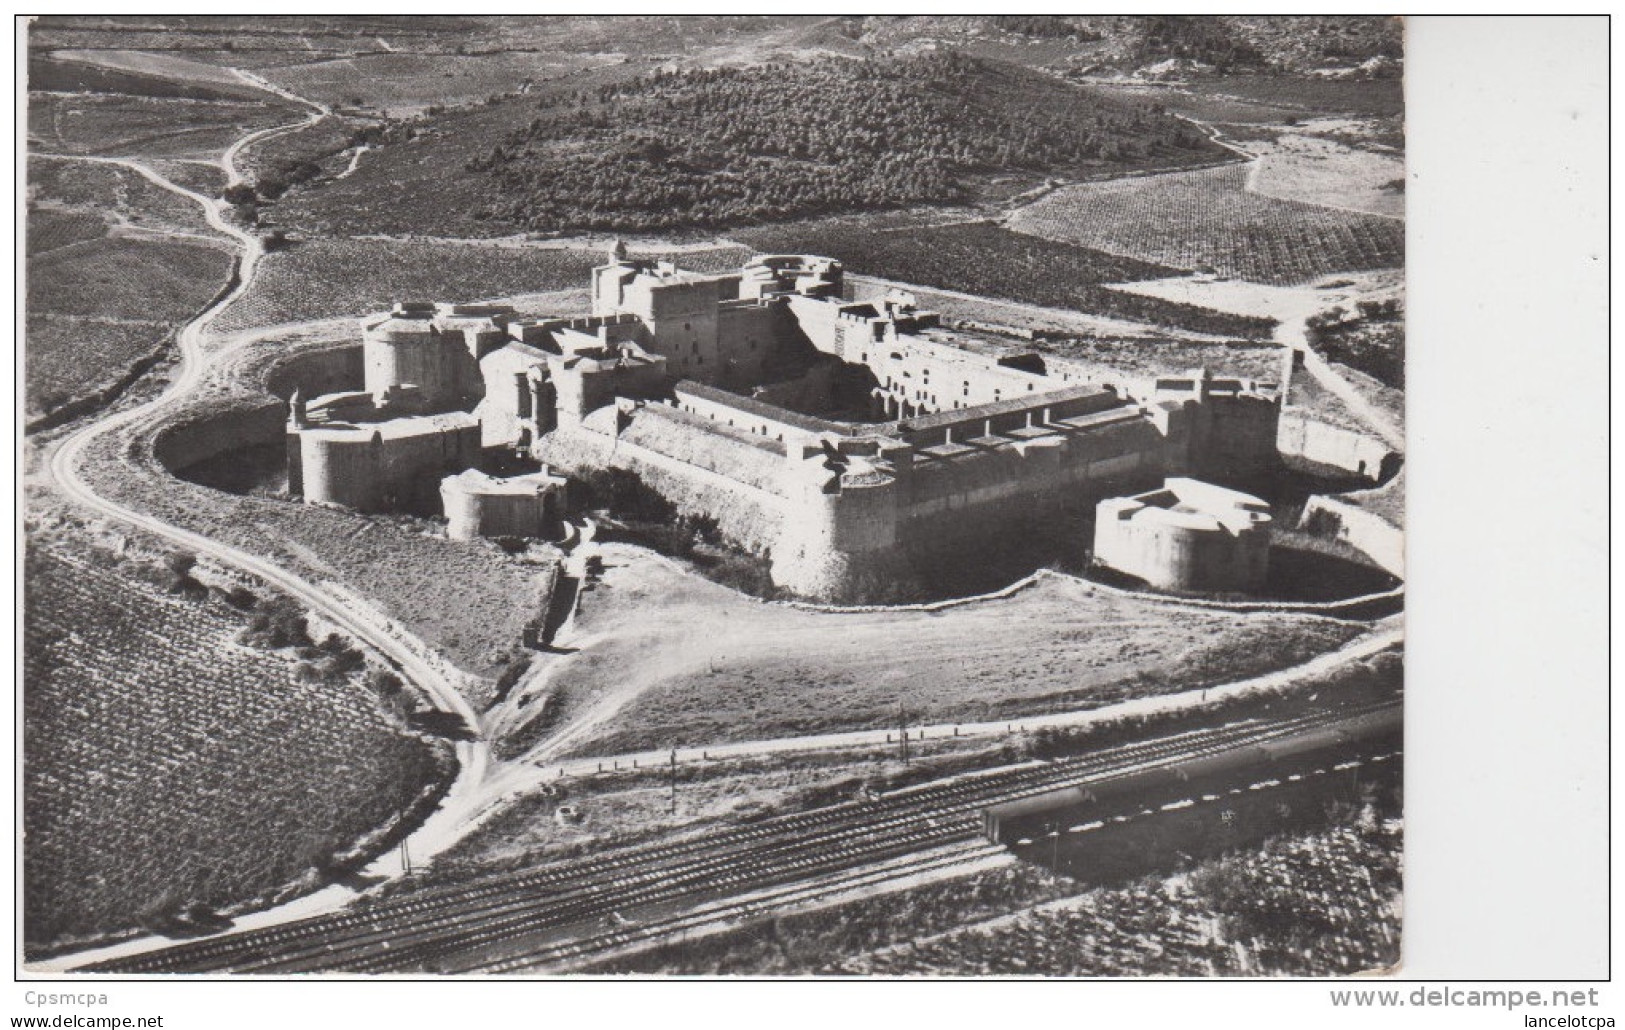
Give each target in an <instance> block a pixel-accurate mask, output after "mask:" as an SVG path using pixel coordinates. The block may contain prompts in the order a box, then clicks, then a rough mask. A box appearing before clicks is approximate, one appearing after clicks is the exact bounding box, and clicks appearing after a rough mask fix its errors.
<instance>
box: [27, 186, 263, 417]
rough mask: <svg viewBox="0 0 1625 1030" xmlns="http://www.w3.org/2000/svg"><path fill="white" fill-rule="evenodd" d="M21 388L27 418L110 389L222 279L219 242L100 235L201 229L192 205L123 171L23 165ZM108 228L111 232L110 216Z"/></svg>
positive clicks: (226, 272) (225, 261)
mask: <svg viewBox="0 0 1625 1030" xmlns="http://www.w3.org/2000/svg"><path fill="white" fill-rule="evenodd" d="M28 172H29V178H30V182H29V189H30V201H31V202H30V205H29V208H28V263H27V272H28V275H27V284H28V296H27V313H28V317H27V321H26V325H25V331H26V334H27V335H26V347H25V361H24V364H25V373H26V374H25V384H26V394H25V397H26V401H27V410H28V412H29V413H30V414H31V415H34V414H42V413H49V412H51V411H54V410H56V409H58V408H60V407H61V406H62V405H64V404H66V403H68V402H69V401H72V400H75V399H78V398H83V397H88V396H90V395H92V394H96V393H99V392H101V391H104V390H107V389H108V388H110V387H116V386H117V384H119V383H121V382H122V381H123V380H125V378H126V377H128V376H130V375H132V374H133V373H134V371H135V370H137V369H138V368H139V367H140V366H141V364H142V363H144V362H150V361H152V360H155V359H156V358H157V357H158V355H159V354H160V352H161V348H162V347H163V346H164V344H165V342H166V341H167V340H168V338H169V336H170V334H171V333H173V332H174V329H175V327H176V326H177V325H179V324H180V323H181V322H184V321H185V320H187V319H189V318H191V317H192V316H193V315H195V314H196V313H197V312H198V311H199V310H200V309H201V308H202V307H203V306H204V305H205V304H206V303H207V302H208V300H209V299H210V298H211V297H213V296H214V295H215V293H217V292H218V291H219V290H220V289H221V288H222V287H223V286H224V285H225V284H226V281H227V279H228V278H229V276H230V275H231V267H232V260H231V257H230V255H229V254H228V253H227V252H226V251H225V250H224V249H222V248H218V247H214V246H212V245H209V244H207V243H199V242H197V241H188V242H180V241H179V240H172V239H165V238H162V237H159V238H153V237H140V238H137V237H132V236H120V235H111V236H110V235H108V233H109V232H110V231H111V232H114V233H118V232H122V231H125V227H139V228H142V229H150V230H154V231H156V232H169V231H180V232H188V233H192V232H199V231H200V230H201V229H202V227H203V220H202V217H201V215H200V213H199V211H198V208H197V205H195V204H193V203H192V202H190V201H188V200H186V199H184V198H182V197H177V196H175V195H174V194H171V193H169V192H167V191H165V190H163V189H160V188H159V187H157V186H155V185H153V184H152V183H150V182H148V181H147V180H146V179H143V178H142V177H141V176H139V175H137V174H135V173H134V172H131V171H128V170H127V169H123V168H117V167H113V166H109V165H98V164H87V163H82V162H69V161H31V162H30V163H29V168H28ZM109 218H111V219H112V220H113V221H114V222H115V223H116V224H115V225H114V226H113V227H112V228H111V229H110V227H109V224H108V220H109Z"/></svg>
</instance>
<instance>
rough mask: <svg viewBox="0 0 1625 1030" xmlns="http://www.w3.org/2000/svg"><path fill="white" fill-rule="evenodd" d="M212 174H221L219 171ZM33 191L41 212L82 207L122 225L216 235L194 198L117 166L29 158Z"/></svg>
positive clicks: (31, 191) (33, 200) (30, 195)
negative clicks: (180, 194) (172, 190)
mask: <svg viewBox="0 0 1625 1030" xmlns="http://www.w3.org/2000/svg"><path fill="white" fill-rule="evenodd" d="M170 167H180V168H193V169H205V170H207V167H208V166H204V165H193V164H183V163H180V162H172V163H170ZM213 174H214V176H216V177H218V176H219V175H220V172H219V169H214V170H213ZM28 193H29V198H30V200H31V201H32V202H33V204H34V206H35V207H36V208H37V209H38V210H51V209H58V210H67V211H83V212H85V213H89V214H94V215H98V216H104V217H110V218H111V219H112V220H113V221H114V222H116V223H118V224H121V225H131V226H136V227H139V228H142V229H152V230H157V231H165V230H173V231H176V232H190V233H204V234H210V233H212V230H211V229H209V227H208V223H207V222H205V221H204V220H203V211H202V209H201V208H199V207H198V205H197V203H196V202H195V201H192V200H188V199H187V198H185V197H182V196H179V195H177V194H175V193H172V192H170V191H169V190H166V189H164V188H162V187H161V186H158V185H156V184H154V183H153V182H151V181H150V180H148V179H146V178H144V177H143V176H141V175H139V174H137V173H136V172H133V171H131V170H130V169H128V168H121V167H119V166H117V165H110V164H98V163H93V162H89V161H58V160H50V159H46V158H40V159H34V160H30V161H29V162H28ZM32 214H33V212H32V211H31V212H30V217H32ZM223 239H224V237H222V240H223Z"/></svg>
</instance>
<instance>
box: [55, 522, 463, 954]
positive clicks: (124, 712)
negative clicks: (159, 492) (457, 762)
mask: <svg viewBox="0 0 1625 1030" xmlns="http://www.w3.org/2000/svg"><path fill="white" fill-rule="evenodd" d="M138 563H139V562H138V560H136V559H130V558H123V559H121V558H119V557H116V556H114V555H111V554H108V553H104V552H101V551H98V550H94V549H92V548H89V547H85V546H83V545H79V546H71V547H70V546H69V545H56V544H51V543H42V542H40V541H39V540H38V539H37V537H36V538H34V539H31V541H30V545H29V548H28V551H27V569H26V579H25V584H26V609H25V619H24V627H25V638H26V647H25V652H24V653H25V655H26V660H25V661H26V663H25V670H24V672H25V680H24V683H25V687H24V747H25V752H26V759H27V761H26V770H25V773H24V805H23V809H24V820H25V829H26V838H25V840H26V845H25V854H24V859H25V869H24V874H25V876H24V878H25V891H26V905H25V911H26V912H27V922H26V928H25V929H26V940H27V942H28V943H29V945H31V946H35V947H38V946H44V945H49V944H54V943H59V942H65V941H66V940H68V939H78V938H88V937H94V936H98V935H102V934H107V933H114V932H118V931H124V930H131V929H136V928H138V927H141V926H143V925H147V926H151V925H155V924H157V923H160V922H162V921H164V920H168V919H173V918H174V917H176V916H177V915H178V914H180V913H183V912H185V911H187V910H189V909H190V908H191V907H192V906H194V905H202V906H206V907H207V908H209V909H213V910H219V909H226V908H230V907H232V906H236V905H240V904H244V903H248V902H250V901H252V900H254V899H267V898H269V897H270V896H271V895H273V894H275V893H277V892H280V891H282V890H283V889H284V888H287V887H289V886H290V885H294V884H296V883H297V884H299V885H301V886H305V887H309V886H311V885H312V884H313V877H312V870H313V869H315V868H319V867H325V866H328V865H329V864H330V863H332V862H333V860H334V859H335V857H337V856H342V855H344V854H345V853H346V852H348V851H349V849H350V848H351V847H352V845H353V844H354V843H355V842H356V841H358V840H360V839H361V838H363V837H365V836H366V835H368V834H370V833H372V832H374V831H376V830H378V829H380V828H381V827H384V826H386V825H388V824H389V823H391V821H393V820H394V819H395V818H396V817H397V816H398V815H399V814H400V813H401V812H403V811H404V810H405V809H407V808H408V807H409V806H411V805H412V803H413V801H414V799H415V798H417V797H418V796H419V795H420V794H421V793H422V792H423V791H424V790H425V788H426V787H427V786H428V785H429V784H431V783H432V782H434V781H436V780H437V779H438V778H440V777H441V776H443V775H444V774H445V772H446V766H445V759H444V758H443V757H441V756H440V755H439V754H438V753H437V750H436V748H435V746H433V745H431V744H430V743H428V742H426V741H425V740H423V739H420V738H417V737H414V736H411V735H408V734H407V733H405V732H404V731H403V730H401V729H399V728H397V726H396V725H395V724H394V723H393V722H392V721H391V719H390V718H389V717H388V716H386V714H385V713H384V711H383V710H382V708H381V707H380V705H379V702H378V701H377V700H376V699H375V698H374V697H373V696H372V695H371V694H370V693H369V692H368V691H367V690H366V689H365V688H364V687H363V686H361V685H360V684H359V683H358V682H356V681H354V680H353V679H352V680H345V681H341V682H338V683H336V684H335V683H333V682H330V681H320V680H318V681H315V682H312V681H310V680H308V679H304V678H301V677H298V676H296V675H295V672H296V669H297V663H296V662H295V661H294V660H293V658H292V656H291V654H290V653H289V652H286V651H272V650H266V649H263V648H260V647H254V646H249V645H247V644H244V643H241V642H239V638H240V635H241V633H242V631H243V629H244V627H245V626H246V625H247V624H248V621H249V616H248V615H247V614H246V613H244V612H241V611H239V610H237V609H235V608H233V607H231V606H229V605H228V604H226V603H224V602H223V601H221V600H218V599H216V598H214V597H213V596H210V595H208V594H207V592H205V596H202V597H199V596H196V594H194V593H189V592H187V591H181V592H179V593H171V592H167V591H166V590H164V589H162V588H161V587H160V586H159V585H157V584H156V583H155V582H153V581H152V577H151V576H150V575H147V576H143V575H140V574H139V572H138V571H137V570H136V569H135V568H134V567H133V566H135V565H137V564H138Z"/></svg>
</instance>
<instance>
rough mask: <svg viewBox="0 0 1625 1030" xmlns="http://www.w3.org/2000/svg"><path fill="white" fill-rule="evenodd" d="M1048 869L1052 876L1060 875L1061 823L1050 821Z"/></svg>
mask: <svg viewBox="0 0 1625 1030" xmlns="http://www.w3.org/2000/svg"><path fill="white" fill-rule="evenodd" d="M1049 839H1050V849H1049V871H1050V875H1052V876H1059V875H1061V825H1060V824H1059V823H1050V826H1049Z"/></svg>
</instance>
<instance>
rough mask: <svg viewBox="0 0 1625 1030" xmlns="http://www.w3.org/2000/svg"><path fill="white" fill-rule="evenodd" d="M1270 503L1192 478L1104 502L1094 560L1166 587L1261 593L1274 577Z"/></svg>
mask: <svg viewBox="0 0 1625 1030" xmlns="http://www.w3.org/2000/svg"><path fill="white" fill-rule="evenodd" d="M1269 553H1270V506H1269V505H1268V504H1266V503H1264V502H1263V501H1261V500H1259V499H1258V498H1257V497H1252V496H1250V495H1248V494H1244V493H1241V492H1240V491H1237V490H1226V489H1224V488H1223V487H1218V486H1214V485H1212V484H1211V483H1202V482H1198V481H1197V480H1194V479H1184V478H1172V479H1169V480H1167V481H1166V482H1165V483H1164V484H1163V486H1162V488H1161V489H1159V490H1152V491H1149V492H1146V493H1143V494H1139V495H1137V496H1134V497H1111V498H1107V499H1106V500H1104V501H1101V502H1100V504H1099V506H1098V508H1097V509H1096V515H1095V560H1096V561H1097V562H1099V563H1100V564H1102V565H1105V566H1107V567H1109V568H1113V569H1116V570H1118V571H1119V572H1125V573H1127V574H1129V575H1131V576H1136V577H1138V578H1140V579H1143V580H1145V581H1146V582H1147V583H1149V584H1151V585H1152V586H1154V587H1159V588H1162V589H1164V590H1179V591H1191V592H1198V591H1202V592H1213V591H1226V592H1228V591H1239V592H1244V593H1253V592H1257V591H1259V590H1260V589H1262V588H1263V586H1264V581H1265V578H1266V577H1267V576H1268V574H1269Z"/></svg>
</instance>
